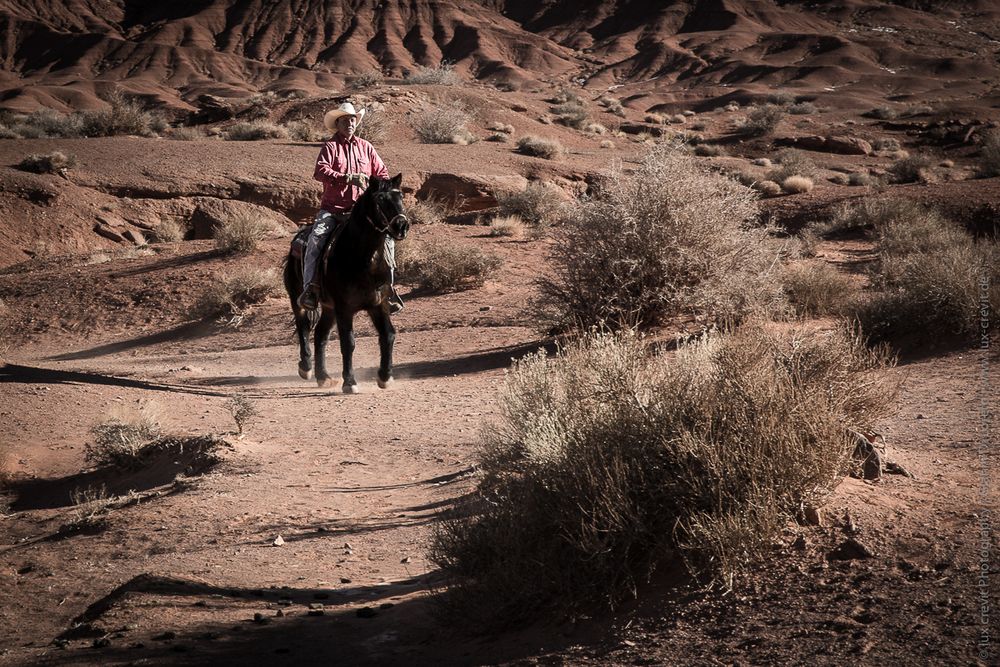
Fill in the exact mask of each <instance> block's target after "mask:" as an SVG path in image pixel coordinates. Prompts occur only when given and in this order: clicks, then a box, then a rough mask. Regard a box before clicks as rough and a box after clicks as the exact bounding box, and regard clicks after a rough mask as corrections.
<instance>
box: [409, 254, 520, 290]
mask: <svg viewBox="0 0 1000 667" xmlns="http://www.w3.org/2000/svg"><path fill="white" fill-rule="evenodd" d="M397 260H398V258H397ZM501 264H502V262H501V260H500V258H499V257H497V256H496V255H495V254H493V253H489V252H484V251H482V250H480V249H479V248H476V247H475V246H471V245H464V244H455V243H447V242H427V243H421V244H420V245H418V246H415V247H411V248H409V249H408V250H407V252H406V256H405V258H404V261H403V263H402V264H401V265H400V271H399V273H400V277H401V279H403V280H406V281H408V282H413V283H416V284H417V286H418V287H420V288H421V289H425V290H428V291H430V292H446V291H458V290H464V289H472V288H477V287H482V286H483V284H484V283H485V282H486V280H487V279H488V278H490V277H491V276H492V275H493V274H494V273H495V272H496V270H497V269H499V268H500V265H501Z"/></svg>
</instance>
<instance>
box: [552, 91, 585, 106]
mask: <svg viewBox="0 0 1000 667" xmlns="http://www.w3.org/2000/svg"><path fill="white" fill-rule="evenodd" d="M549 102H551V103H552V104H577V105H582V104H583V98H582V97H580V95H579V94H578V93H576V92H575V91H573V90H570V89H569V88H560V89H559V91H558V92H556V94H555V95H554V96H553V97H552V98H550V99H549Z"/></svg>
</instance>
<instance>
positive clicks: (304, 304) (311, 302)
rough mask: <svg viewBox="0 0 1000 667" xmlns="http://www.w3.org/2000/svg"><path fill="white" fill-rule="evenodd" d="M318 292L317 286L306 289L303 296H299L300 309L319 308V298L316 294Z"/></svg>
mask: <svg viewBox="0 0 1000 667" xmlns="http://www.w3.org/2000/svg"><path fill="white" fill-rule="evenodd" d="M318 291H319V290H317V289H316V285H309V286H308V287H306V288H305V290H303V292H302V294H300V295H299V300H298V302H299V307H301V308H305V309H306V310H316V309H317V308H319V297H318V296H317V294H316V293H317V292H318Z"/></svg>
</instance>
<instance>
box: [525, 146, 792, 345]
mask: <svg viewBox="0 0 1000 667" xmlns="http://www.w3.org/2000/svg"><path fill="white" fill-rule="evenodd" d="M756 200H757V195H756V194H755V193H754V192H753V191H752V190H750V189H749V188H746V187H744V186H742V185H740V184H739V183H736V182H735V181H733V180H731V179H729V178H727V177H726V176H724V175H721V174H717V173H714V172H712V171H710V170H709V169H707V168H704V167H702V166H701V165H700V164H699V163H698V162H697V161H696V160H695V159H693V158H691V157H688V156H687V155H684V154H682V153H680V152H678V151H675V150H672V149H670V148H669V147H665V146H656V147H654V148H652V149H651V150H650V152H649V153H648V154H647V156H646V158H645V159H644V160H643V162H642V164H641V166H640V167H639V168H637V169H636V170H635V171H634V172H633V173H625V172H624V171H622V170H620V169H618V170H615V171H613V172H612V173H610V174H609V175H608V176H607V178H606V179H605V180H604V182H603V183H601V184H599V185H598V187H597V192H596V194H595V196H593V197H592V198H589V199H583V200H580V201H579V202H578V204H577V205H576V206H574V207H571V208H570V210H569V212H568V213H569V214H568V216H567V218H566V220H565V221H564V224H563V225H562V227H561V232H560V233H559V235H558V238H557V241H558V243H556V244H555V245H554V247H553V260H554V264H555V268H556V273H557V276H556V279H554V280H550V281H545V282H544V283H543V288H544V289H543V291H544V293H545V296H546V298H547V301H548V303H549V306H550V308H551V311H552V313H551V314H552V315H553V317H555V318H556V319H557V320H561V321H562V322H563V323H564V324H566V323H568V324H572V323H577V324H579V325H581V326H583V327H589V326H593V325H599V324H601V323H605V324H607V325H610V326H618V325H621V324H623V323H628V324H650V323H656V322H658V321H661V320H663V319H664V318H665V317H667V316H670V315H674V314H677V313H679V312H682V311H689V312H690V311H694V312H699V313H703V314H706V315H709V316H710V317H711V318H712V319H714V320H716V321H727V320H739V319H741V318H743V317H745V316H747V315H748V314H750V313H752V312H755V311H764V312H774V311H776V310H780V309H781V308H783V303H784V296H783V294H782V293H781V289H780V286H779V285H778V281H777V280H776V277H777V276H776V268H775V265H776V261H775V260H776V257H777V254H776V251H775V249H774V248H773V247H772V243H771V242H770V238H769V236H768V233H767V231H766V230H765V229H763V228H761V227H759V226H757V216H758V209H757V204H756Z"/></svg>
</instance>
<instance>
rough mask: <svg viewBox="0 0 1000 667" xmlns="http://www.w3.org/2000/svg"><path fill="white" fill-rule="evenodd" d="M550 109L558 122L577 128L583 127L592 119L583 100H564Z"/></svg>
mask: <svg viewBox="0 0 1000 667" xmlns="http://www.w3.org/2000/svg"><path fill="white" fill-rule="evenodd" d="M550 111H551V112H552V114H553V116H555V121H556V122H557V123H559V124H561V125H565V126H567V127H572V128H575V129H577V130H581V129H583V127H584V126H585V125H586V124H587V123H588V121H589V120H590V116H589V114H588V113H587V109H586V107H585V106H584V105H583V103H582V102H563V103H562V104H557V105H556V106H554V107H552V108H551V109H550Z"/></svg>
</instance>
